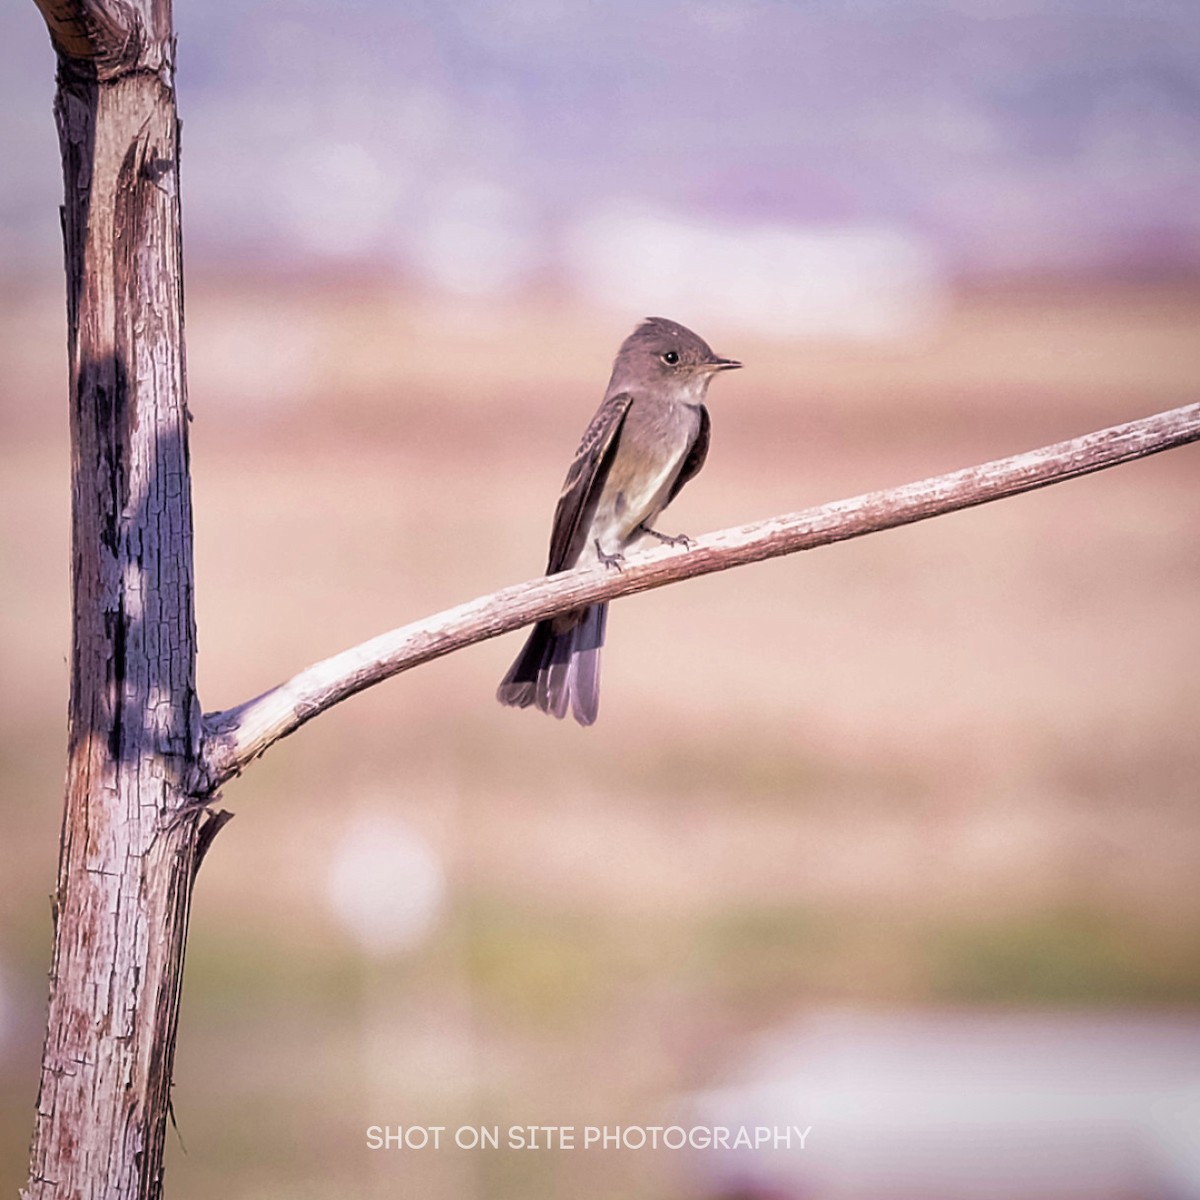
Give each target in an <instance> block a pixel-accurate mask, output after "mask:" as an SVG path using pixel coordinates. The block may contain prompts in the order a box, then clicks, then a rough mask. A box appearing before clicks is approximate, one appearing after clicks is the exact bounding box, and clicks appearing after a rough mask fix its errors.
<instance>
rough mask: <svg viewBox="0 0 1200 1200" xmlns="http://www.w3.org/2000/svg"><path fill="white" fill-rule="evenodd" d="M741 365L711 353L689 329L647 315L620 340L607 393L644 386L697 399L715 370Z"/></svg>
mask: <svg viewBox="0 0 1200 1200" xmlns="http://www.w3.org/2000/svg"><path fill="white" fill-rule="evenodd" d="M741 365H742V364H741V363H740V362H737V361H735V360H734V359H732V358H721V357H720V355H717V354H714V353H713V352H712V348H711V347H710V346H709V344H708V343H707V342H706V341H705V340H704V339H703V338H702V337H699V336H697V335H696V334H694V333H693V332H692V331H691V330H690V329H686V328H684V326H682V325H680V324H678V323H676V322H675V321H668V320H667V318H666V317H649V318H647V319H646V320H645V321H643V322H642V323H641V324H640V325H639V326H638V327H637V328H636V329H635V330H634V331H633V332H632V333H631V334H630V335H629V336H628V337H627V338H626V339H625V341H624V342H622V343H621V349H620V350H619V351H618V352H617V357H616V361H615V362H614V363H613V374H612V382H611V383H610V384H609V387H608V391H609V395H612V394H614V393H616V392H624V391H628V392H633V393H635V394H636V393H637V392H638V391H639V390H642V389H645V388H648V387H650V388H654V389H655V390H659V389H664V388H665V389H670V390H672V391H676V392H679V393H682V394H683V395H682V398H684V399H686V400H688V401H689V402H699V401H700V400H702V399H703V398H704V393H705V392H706V391H707V390H708V385H709V382H710V381H711V380H712V377H713V376H714V375H715V374H716V373H717V372H718V371H732V370H735V369H736V368H738V367H740V366H741Z"/></svg>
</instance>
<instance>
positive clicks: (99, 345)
mask: <svg viewBox="0 0 1200 1200" xmlns="http://www.w3.org/2000/svg"><path fill="white" fill-rule="evenodd" d="M40 7H41V8H42V11H43V14H44V15H45V16H46V19H47V22H48V24H49V25H50V31H51V35H52V37H53V39H54V42H55V46H56V48H57V49H58V52H59V70H58V93H57V97H56V102H55V115H56V118H57V122H58V130H59V139H60V143H61V149H62V158H63V175H64V183H65V203H64V207H63V237H64V243H65V252H66V275H67V320H68V346H69V373H70V397H71V470H72V479H73V485H72V501H73V503H72V551H71V563H72V585H73V631H74V632H73V647H72V662H71V699H70V709H69V733H68V768H67V785H66V804H65V811H64V816H63V830H62V844H61V857H60V861H59V873H58V885H57V890H56V895H55V899H54V913H55V930H54V958H53V966H52V968H51V973H50V1010H49V1018H48V1032H47V1036H46V1044H45V1051H44V1056H43V1061H42V1079H41V1088H40V1092H39V1096H38V1108H37V1124H36V1129H35V1132H34V1140H33V1147H32V1152H31V1162H30V1182H29V1189H28V1193H27V1194H28V1196H29V1197H30V1198H48V1197H57V1198H65V1197H76V1196H87V1197H101V1196H103V1197H118V1196H120V1197H133V1196H139V1197H151V1196H158V1195H159V1194H160V1191H161V1180H162V1154H163V1142H164V1135H165V1129H166V1118H167V1112H168V1106H169V1102H170V1083H171V1068H172V1061H173V1058H174V1044H175V1026H176V1021H177V1017H178V1012H179V990H180V980H181V975H182V966H183V950H184V942H185V937H186V932H187V920H188V907H189V902H190V898H191V890H192V879H193V874H194V863H195V861H196V847H197V834H198V829H199V826H200V822H201V820H202V819H203V813H204V810H203V806H202V804H198V803H196V801H195V800H194V799H193V796H192V793H193V792H194V790H195V789H194V786H193V785H194V784H195V781H196V779H197V773H196V766H195V764H196V762H197V760H198V751H199V738H200V709H199V704H198V702H197V698H196V691H195V622H194V617H193V607H192V510H191V491H190V483H189V478H188V445H187V412H186V394H185V385H184V358H183V295H182V278H183V276H182V257H181V252H180V226H179V190H178V180H179V173H178V168H179V144H178V134H179V128H178V123H177V121H176V116H175V95H174V63H173V54H174V45H173V39H172V34H171V14H170V6H169V4H168V3H165V2H156V0H145V3H144V4H142V5H140V6H132V5H131V6H126V5H120V6H115V7H114V8H113V10H112V12H111V13H110V12H108V11H107V8H106V6H104V5H97V6H95V7H94V8H92V7H89V6H80V8H79V9H76V8H75V7H74V6H72V5H71V4H63V3H59V2H56V0H45V3H41V4H40Z"/></svg>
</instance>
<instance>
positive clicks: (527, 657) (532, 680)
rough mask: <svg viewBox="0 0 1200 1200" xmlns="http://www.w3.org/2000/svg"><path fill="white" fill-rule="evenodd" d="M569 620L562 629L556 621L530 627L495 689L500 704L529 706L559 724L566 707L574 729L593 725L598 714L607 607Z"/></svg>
mask: <svg viewBox="0 0 1200 1200" xmlns="http://www.w3.org/2000/svg"><path fill="white" fill-rule="evenodd" d="M572 616H574V617H576V620H575V621H574V623H573V624H572V625H570V626H569V627H568V628H566V629H563V628H562V626H563V624H564V621H563V618H562V617H556V618H552V619H551V620H549V621H539V622H538V623H537V624H536V625H535V626H534V627H533V632H532V633H530V635H529V639H528V640H527V641H526V643H525V646H524V648H523V649H522V651H521V653H520V654H518V655H517V659H516V662H514V663H513V665H512V666H511V667H510V668H509V671H508V674H507V675H505V677H504V679H503V680H502V681H501V683H500V687H499V688H498V689H497V691H496V699H497V700H499V701H500V703H501V704H508V705H511V706H512V707H513V708H529V707H530V705H534V706H536V707H537V708H540V709H541V710H542V712H544V713H550V714H551V715H552V716H555V717H558V718H559V719H560V720H561V719H562V718H563V717H565V716H566V715H567V709H568V708H570V709H571V712H572V713H573V714H574V717H575V720H576V721H578V722H579V724H580V725H591V724H592V723H593V722H594V721H595V719H596V715H597V713H598V712H599V711H600V647H601V646H603V645H604V626H605V624H606V623H607V620H608V605H607V604H593V605H592V606H591V607H590V608H584V609H581V610H580V611H579V612H578V613H577V614H572ZM556 626H557V627H558V629H557V630H556Z"/></svg>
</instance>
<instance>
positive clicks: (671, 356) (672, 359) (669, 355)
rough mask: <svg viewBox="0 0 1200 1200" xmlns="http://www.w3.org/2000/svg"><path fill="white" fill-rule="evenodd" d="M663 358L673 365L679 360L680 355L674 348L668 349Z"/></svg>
mask: <svg viewBox="0 0 1200 1200" xmlns="http://www.w3.org/2000/svg"><path fill="white" fill-rule="evenodd" d="M662 360H663V362H665V363H666V364H667V365H668V366H671V367H673V366H674V365H675V364H676V363H677V362H678V361H679V355H678V354H676V353H675V351H674V350H668V351H667V352H666V354H664V355H663V356H662Z"/></svg>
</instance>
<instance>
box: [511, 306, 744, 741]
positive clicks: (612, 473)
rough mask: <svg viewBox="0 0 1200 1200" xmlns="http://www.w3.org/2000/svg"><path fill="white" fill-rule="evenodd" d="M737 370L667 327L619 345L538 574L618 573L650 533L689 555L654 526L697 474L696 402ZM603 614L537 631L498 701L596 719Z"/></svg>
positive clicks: (700, 459) (543, 625)
mask: <svg viewBox="0 0 1200 1200" xmlns="http://www.w3.org/2000/svg"><path fill="white" fill-rule="evenodd" d="M741 365H742V364H741V363H739V362H735V361H734V360H733V359H731V358H719V357H718V356H717V355H715V354H714V353H713V352H712V350H710V349H709V347H708V344H707V343H706V342H705V341H704V339H703V338H699V337H697V336H696V335H695V334H694V333H692V331H691V330H690V329H685V328H684V327H683V326H682V325H677V324H676V323H675V322H674V321H668V320H666V319H665V318H663V317H651V318H649V320H647V321H644V322H642V324H641V325H639V326H638V327H637V329H635V330H634V331H633V333H631V334H630V335H629V337H627V338H626V339H625V341H624V342H623V343H622V345H621V349H620V351H619V352H618V353H617V357H616V361H615V362H614V363H613V371H612V378H611V379H610V380H609V382H608V390H607V391H606V392H605V393H604V403H603V404H601V405H600V407H599V409H598V410H597V412H596V415H595V416H594V417H593V418H592V423H591V424H590V425H589V426H588V427H587V432H586V433H585V434H584V435H583V441H582V442H580V443H579V449H578V450H577V451H576V452H575V461H574V462H572V463H571V469H570V470H569V471H568V472H567V478H566V482H565V483H564V484H563V490H562V495H561V496H560V497H559V501H558V508H557V509H556V510H555V513H554V528H553V529H552V531H551V533H550V558H549V561H548V563H547V564H546V574H547V575H554V574H557V573H558V572H560V571H569V570H570V569H571V568H572V567H577V566H580V565H582V564H584V563H594V562H602V563H604V564H605V565H606V566H616V567H619V566H620V563H621V560H622V557H623V553H624V551H625V550H626V549H627V548H628V547H630V546H631V545H633V544H634V543H635V542H636V541H638V540H639V539H640V538H641V537H642V536H643V535H645V534H649V535H650V536H651V537H655V538H657V539H658V540H659V541H661V542H667V543H669V544H671V545H680V544H682V545H687V543H688V539H687V537H685V536H682V535H681V536H678V537H671V536H669V535H667V534H663V533H658V532H657V531H656V530H654V529H651V528H650V525H651V522H653V521H654V520H655V519H656V518H657V517H658V514H659V513H661V512H662V510H663V509H664V508H666V507H667V505H668V504H670V503H671V501H672V500H674V499H675V497H676V496H677V495H678V494H679V491H680V489H681V488H682V487H683V485H684V484H685V483H687V481H688V480H689V479H691V478H692V476H693V475H695V474H696V472H697V471H699V470H700V468H701V467H702V466H703V465H704V458H705V455H706V454H707V453H708V432H709V420H708V410H707V409H706V408H705V407H704V395H705V393H706V392H707V391H708V385H709V383H711V382H712V377H713V376H714V375H715V374H716V373H717V372H718V371H728V370H732V369H733V368H735V367H740V366H741ZM607 616H608V605H607V604H593V605H590V606H589V607H587V608H580V609H575V610H574V611H572V612H567V613H562V614H561V615H560V616H557V617H553V618H551V619H550V620H548V621H539V622H538V623H537V624H536V625H535V626H534V627H533V630H532V632H531V633H530V635H529V639H528V641H526V643H525V646H524V648H523V649H522V651H521V653H520V654H518V655H517V659H516V661H515V662H514V663H513V665H512V667H511V668H510V669H509V672H508V674H507V675H505V677H504V679H503V680H502V681H501V684H500V687H499V689H498V690H497V692H496V699H497V700H499V701H500V703H501V704H508V705H512V706H513V707H515V708H528V707H530V706H531V705H534V706H536V707H537V708H540V709H541V710H542V712H544V713H551V714H553V715H554V716H556V717H559V718H562V717H565V716H566V715H567V709H568V708H570V709H571V711H572V713H573V714H574V716H575V720H576V721H578V722H579V723H580V725H591V724H592V722H593V721H595V719H596V715H597V713H598V712H599V710H600V647H601V646H603V645H604V626H605V621H606V619H607Z"/></svg>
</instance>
